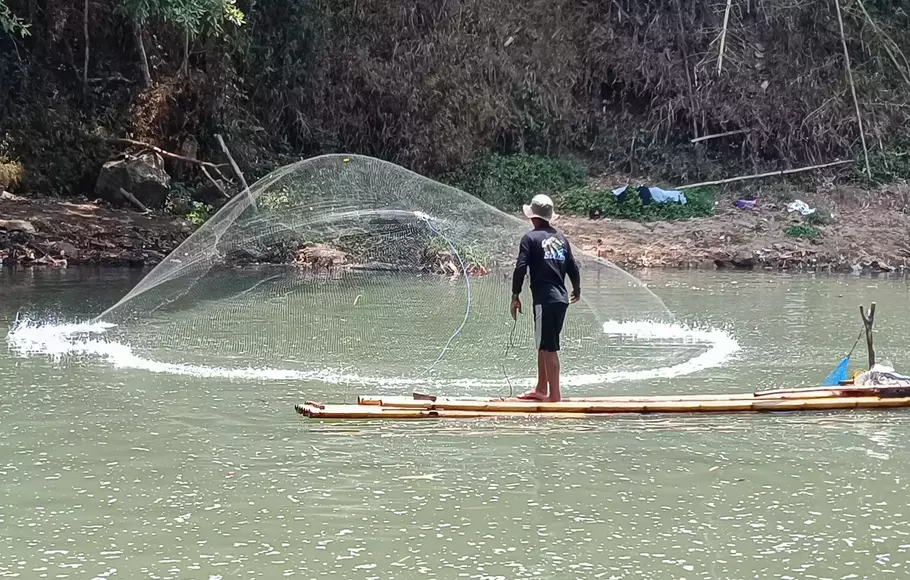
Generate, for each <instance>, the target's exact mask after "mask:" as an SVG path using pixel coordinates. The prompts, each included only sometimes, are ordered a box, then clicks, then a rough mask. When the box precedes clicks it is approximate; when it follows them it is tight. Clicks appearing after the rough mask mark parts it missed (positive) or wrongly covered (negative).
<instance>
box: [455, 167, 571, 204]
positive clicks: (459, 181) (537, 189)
mask: <svg viewBox="0 0 910 580" xmlns="http://www.w3.org/2000/svg"><path fill="white" fill-rule="evenodd" d="M586 177H587V171H586V169H585V168H584V167H583V166H582V165H580V164H578V163H575V162H572V161H566V160H560V159H551V158H548V157H541V156H538V155H527V154H518V155H498V154H487V155H482V156H480V157H477V158H476V159H475V160H474V161H472V162H471V163H470V164H469V165H468V166H467V167H465V168H463V169H461V170H460V171H457V172H455V173H454V174H450V175H448V176H446V177H444V178H443V180H444V181H445V182H447V183H448V184H450V185H452V186H453V187H457V188H458V189H461V190H463V191H466V192H468V193H470V194H472V195H474V196H475V197H478V198H480V199H481V200H483V201H485V202H487V203H489V204H490V205H492V206H494V207H498V208H499V209H502V210H504V211H509V212H512V211H516V210H519V209H521V205H522V204H525V203H528V202H529V201H530V200H531V198H532V197H533V196H535V195H537V194H538V193H545V194H548V195H550V196H554V197H555V196H556V195H557V194H559V193H560V192H562V191H565V190H566V189H569V188H572V187H578V186H581V185H583V184H584V183H585V181H586Z"/></svg>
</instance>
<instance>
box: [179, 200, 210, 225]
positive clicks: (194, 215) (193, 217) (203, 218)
mask: <svg viewBox="0 0 910 580" xmlns="http://www.w3.org/2000/svg"><path fill="white" fill-rule="evenodd" d="M214 213H215V208H214V207H212V206H211V205H209V204H207V203H199V202H198V201H194V202H193V209H192V210H190V213H188V214H186V221H188V222H190V223H191V224H193V225H194V226H196V227H199V226H201V225H202V224H204V223H205V222H207V221H208V220H209V218H210V217H212V215H214Z"/></svg>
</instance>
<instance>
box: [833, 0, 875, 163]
mask: <svg viewBox="0 0 910 580" xmlns="http://www.w3.org/2000/svg"><path fill="white" fill-rule="evenodd" d="M834 7H835V8H836V9H837V23H838V25H839V26H840V41H841V45H843V47H844V66H845V67H846V69H847V81H848V82H849V83H850V93H851V94H852V95H853V107H854V108H855V109H856V122H857V123H858V124H859V138H860V141H862V144H863V156H864V157H865V159H866V174H867V175H868V176H869V179H872V167H871V166H870V165H869V149H868V148H867V147H866V131H865V130H864V129H863V116H862V114H861V113H860V110H859V99H857V98H856V85H855V84H854V83H853V70H852V69H851V66H850V52H849V51H848V50H847V36H846V34H845V33H844V19H843V17H842V16H841V10H840V0H834Z"/></svg>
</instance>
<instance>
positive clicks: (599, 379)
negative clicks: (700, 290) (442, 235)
mask: <svg viewBox="0 0 910 580" xmlns="http://www.w3.org/2000/svg"><path fill="white" fill-rule="evenodd" d="M114 327H115V325H113V324H110V323H105V322H81V323H67V324H58V323H41V322H33V321H31V320H29V319H21V320H18V321H17V322H16V324H15V325H14V327H13V328H12V329H11V330H10V331H9V333H8V335H7V344H8V346H9V349H10V351H11V352H13V353H14V354H15V355H17V356H22V357H30V356H45V357H49V358H50V359H52V360H53V361H55V362H58V363H59V362H63V361H65V360H67V359H72V358H80V357H87V358H94V359H96V360H99V361H101V362H103V363H106V364H109V365H111V366H112V367H113V368H116V369H132V370H140V371H147V372H152V373H165V374H172V375H185V376H191V377H197V378H221V379H228V380H245V381H254V380H255V381H270V380H273V381H274V380H297V381H317V382H322V383H327V384H339V385H342V384H343V385H359V386H380V385H381V386H384V387H388V386H398V387H414V386H436V387H445V386H449V387H462V388H470V387H475V388H495V387H501V386H503V385H505V384H506V381H505V380H503V379H498V380H496V379H485V380H477V379H458V380H451V379H450V380H439V379H430V378H414V379H406V378H392V377H379V376H363V375H359V374H356V373H348V372H345V371H342V370H339V369H331V368H314V369H308V370H296V369H281V368H271V367H249V366H248V367H244V368H226V367H220V366H206V365H194V364H182V363H169V362H163V361H155V360H151V359H149V358H145V357H143V356H140V355H139V354H137V353H136V352H135V350H134V349H133V348H132V347H131V346H130V345H128V344H123V343H121V342H117V341H113V340H111V341H109V340H105V339H104V336H103V335H104V334H105V333H106V332H107V331H108V330H109V329H111V328H114ZM603 332H604V334H608V335H614V336H620V337H622V338H623V339H625V340H631V341H636V340H637V341H648V342H653V341H673V342H675V343H677V344H680V343H681V344H686V345H699V346H705V347H706V350H705V351H704V352H702V353H701V354H699V355H697V356H695V357H693V358H691V359H689V360H686V361H684V362H682V363H679V364H675V365H670V366H664V367H659V368H655V369H643V370H635V371H622V370H617V371H610V372H600V373H591V374H580V375H578V374H571V373H569V374H567V375H566V376H565V377H564V379H563V382H564V384H566V385H571V386H583V385H596V384H605V383H615V382H619V381H640V380H648V379H656V378H674V377H681V376H685V375H690V374H693V373H696V372H699V371H702V370H705V369H709V368H713V367H718V366H721V365H722V364H724V363H725V362H726V361H727V360H729V359H730V357H731V356H733V354H734V353H736V352H737V351H738V350H739V348H740V347H739V344H738V343H737V342H736V340H735V339H734V338H733V337H732V336H731V335H730V334H728V333H727V332H725V331H722V330H719V329H699V328H691V327H688V326H685V325H682V324H678V323H673V324H670V323H659V322H641V321H634V322H620V321H607V322H605V323H604V325H603ZM514 380H515V382H516V383H522V382H531V381H533V378H531V377H527V378H524V379H514Z"/></svg>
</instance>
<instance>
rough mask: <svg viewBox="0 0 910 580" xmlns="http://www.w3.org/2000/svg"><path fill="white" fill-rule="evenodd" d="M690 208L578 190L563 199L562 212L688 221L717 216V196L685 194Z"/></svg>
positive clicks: (702, 192) (633, 196) (706, 192)
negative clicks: (715, 198)
mask: <svg viewBox="0 0 910 580" xmlns="http://www.w3.org/2000/svg"><path fill="white" fill-rule="evenodd" d="M685 195H686V204H685V205H680V204H676V203H649V204H648V205H645V204H643V203H642V201H641V197H640V196H639V195H638V191H637V190H634V189H632V190H630V191H629V193H628V196H627V197H626V199H625V201H623V202H620V201H618V200H617V199H616V196H615V195H613V192H612V191H611V190H609V189H595V188H592V187H588V186H584V187H576V188H573V189H570V190H569V191H566V192H565V193H563V194H562V195H560V196H559V201H558V203H557V205H558V208H559V209H560V210H561V211H562V212H563V213H566V214H570V215H578V216H589V215H591V214H592V213H594V212H598V213H599V214H600V216H601V217H612V218H618V219H627V220H635V221H658V220H684V219H690V218H696V217H706V216H712V215H714V192H713V191H711V190H709V189H702V188H696V189H690V190H687V191H685Z"/></svg>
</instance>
